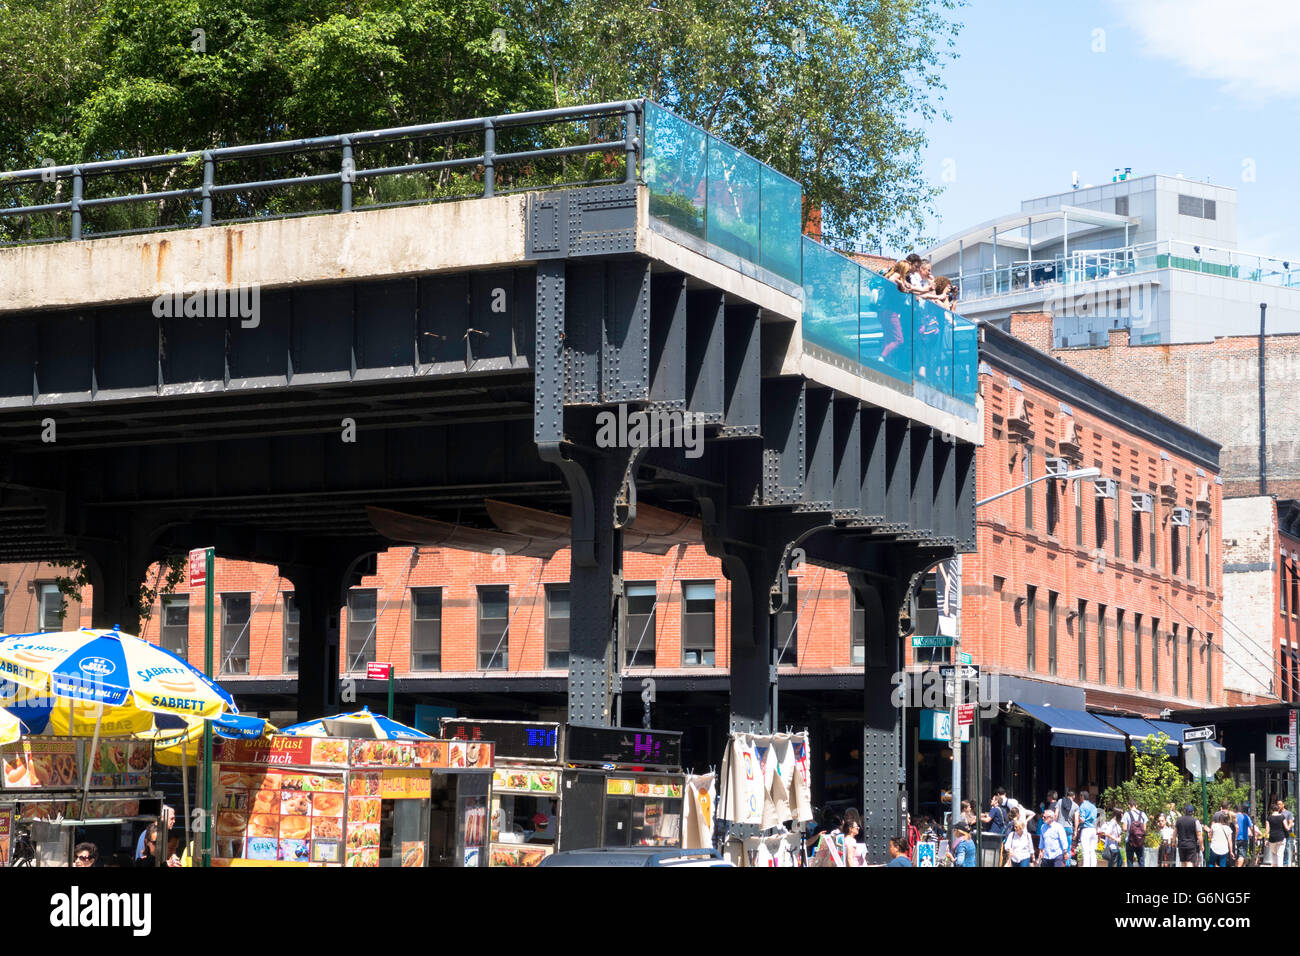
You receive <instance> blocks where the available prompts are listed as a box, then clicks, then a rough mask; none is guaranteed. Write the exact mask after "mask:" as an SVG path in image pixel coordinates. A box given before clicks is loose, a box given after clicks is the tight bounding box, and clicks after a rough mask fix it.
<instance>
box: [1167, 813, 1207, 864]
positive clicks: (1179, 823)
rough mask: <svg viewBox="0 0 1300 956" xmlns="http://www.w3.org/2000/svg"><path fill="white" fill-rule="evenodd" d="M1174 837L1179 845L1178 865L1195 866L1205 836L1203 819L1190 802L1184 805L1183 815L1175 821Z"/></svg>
mask: <svg viewBox="0 0 1300 956" xmlns="http://www.w3.org/2000/svg"><path fill="white" fill-rule="evenodd" d="M1174 839H1175V840H1176V841H1177V845H1178V865H1179V866H1195V865H1196V858H1197V856H1199V855H1200V852H1201V849H1202V847H1203V846H1204V843H1205V837H1204V835H1203V834H1202V833H1201V821H1200V820H1198V819H1196V816H1195V811H1194V810H1193V809H1192V805H1191V804H1190V803H1189V804H1188V805H1187V806H1185V807H1183V815H1182V816H1181V817H1179V818H1178V819H1177V820H1176V821H1175V822H1174Z"/></svg>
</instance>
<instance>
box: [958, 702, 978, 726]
mask: <svg viewBox="0 0 1300 956" xmlns="http://www.w3.org/2000/svg"><path fill="white" fill-rule="evenodd" d="M973 723H975V705H974V704H958V705H957V726H958V727H968V726H970V725H971V724H973Z"/></svg>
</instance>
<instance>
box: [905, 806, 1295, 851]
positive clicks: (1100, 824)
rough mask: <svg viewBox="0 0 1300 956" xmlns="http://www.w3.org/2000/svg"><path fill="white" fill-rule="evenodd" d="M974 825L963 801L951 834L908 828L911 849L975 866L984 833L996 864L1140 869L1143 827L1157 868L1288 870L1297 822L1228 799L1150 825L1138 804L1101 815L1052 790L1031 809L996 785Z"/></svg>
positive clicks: (1275, 809)
mask: <svg viewBox="0 0 1300 956" xmlns="http://www.w3.org/2000/svg"><path fill="white" fill-rule="evenodd" d="M978 824H979V826H978V827H977V820H976V814H975V810H974V807H973V806H972V804H971V801H969V800H963V801H962V803H961V811H960V813H959V814H958V817H957V819H956V820H955V821H954V822H953V824H952V832H951V833H950V834H947V835H945V834H944V833H943V831H942V828H941V827H940V826H939V825H938V824H937V822H936V821H934V820H933V819H931V818H929V817H922V818H920V819H919V820H918V821H917V825H916V826H912V827H909V830H908V837H909V839H908V842H909V844H910V849H912V850H914V848H915V846H916V844H917V843H919V842H921V841H933V842H938V843H941V844H942V845H944V846H946V847H947V850H946V853H945V859H946V862H948V863H949V864H951V865H952V866H960V867H972V866H975V865H976V862H975V854H976V848H975V843H974V839H973V837H972V835H973V834H974V833H977V832H979V830H980V829H982V830H983V832H984V833H988V834H994V835H997V836H999V837H1001V841H1000V842H1001V848H1000V858H999V864H998V865H1000V866H1020V867H1027V866H1048V867H1068V866H1082V867H1095V866H1097V865H1098V860H1099V859H1100V860H1101V861H1102V863H1103V864H1104V865H1105V866H1107V867H1124V866H1129V867H1133V866H1138V867H1141V866H1146V864H1147V856H1146V850H1147V848H1148V844H1149V843H1150V842H1152V841H1149V840H1148V836H1147V834H1148V828H1150V827H1154V828H1155V833H1156V835H1157V837H1158V850H1157V854H1156V859H1157V861H1158V863H1157V865H1159V866H1167V867H1172V866H1180V867H1192V866H1212V867H1238V866H1256V865H1259V866H1290V865H1292V863H1293V860H1292V856H1293V854H1294V839H1293V837H1294V829H1295V818H1294V816H1293V815H1292V813H1291V811H1290V810H1288V809H1287V808H1286V804H1285V803H1284V802H1283V801H1282V800H1279V799H1274V800H1273V801H1272V802H1271V804H1270V809H1269V812H1268V815H1267V817H1266V818H1264V819H1262V820H1260V821H1258V822H1256V821H1254V820H1252V819H1251V817H1250V813H1249V811H1248V808H1247V807H1245V806H1234V805H1232V804H1230V803H1229V802H1228V801H1226V800H1225V801H1224V802H1223V804H1222V805H1221V806H1220V807H1219V809H1218V811H1217V812H1215V813H1214V815H1213V816H1212V817H1211V819H1210V822H1209V823H1208V824H1206V823H1204V822H1202V821H1201V819H1200V818H1199V817H1198V816H1197V815H1196V810H1195V807H1193V806H1191V805H1190V804H1189V805H1187V806H1184V807H1183V809H1182V812H1181V813H1178V812H1177V810H1176V808H1175V806H1174V805H1173V804H1172V803H1171V804H1169V805H1168V806H1167V807H1166V810H1165V812H1163V813H1160V814H1158V815H1157V817H1156V819H1155V820H1154V821H1152V820H1151V819H1150V818H1149V816H1148V814H1147V813H1146V812H1144V811H1143V810H1142V809H1141V808H1140V807H1139V806H1138V804H1137V801H1136V800H1130V801H1129V802H1128V806H1127V808H1124V807H1111V808H1110V809H1109V810H1102V809H1101V808H1099V807H1098V806H1097V804H1095V803H1094V802H1093V800H1092V794H1091V793H1090V792H1089V791H1088V790H1078V791H1076V790H1067V791H1066V792H1065V794H1064V795H1060V794H1058V793H1057V792H1056V791H1054V790H1053V791H1049V792H1048V793H1047V795H1046V798H1045V799H1044V800H1043V802H1042V803H1040V804H1039V805H1038V808H1037V810H1034V809H1030V808H1029V807H1027V806H1024V805H1022V804H1020V803H1019V802H1018V801H1016V800H1015V799H1014V798H1010V797H1008V796H1007V793H1006V790H1005V788H1002V787H999V788H998V789H997V790H996V791H995V792H994V794H993V796H992V798H990V800H989V806H988V809H987V810H985V811H984V812H983V813H981V814H979V818H978Z"/></svg>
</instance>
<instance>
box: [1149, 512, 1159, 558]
mask: <svg viewBox="0 0 1300 956" xmlns="http://www.w3.org/2000/svg"><path fill="white" fill-rule="evenodd" d="M1147 528H1148V529H1150V539H1151V567H1153V568H1157V569H1158V568H1159V567H1160V557H1159V555H1158V554H1157V552H1156V515H1155V512H1154V511H1153V512H1151V520H1150V521H1149V522H1147Z"/></svg>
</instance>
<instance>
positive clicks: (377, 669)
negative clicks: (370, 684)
mask: <svg viewBox="0 0 1300 956" xmlns="http://www.w3.org/2000/svg"><path fill="white" fill-rule="evenodd" d="M392 676H393V665H392V664H367V665H366V677H367V678H368V679H370V680H388V678H390V677H392Z"/></svg>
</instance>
